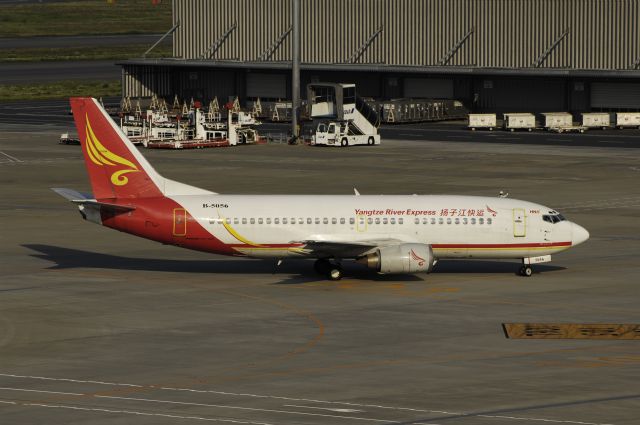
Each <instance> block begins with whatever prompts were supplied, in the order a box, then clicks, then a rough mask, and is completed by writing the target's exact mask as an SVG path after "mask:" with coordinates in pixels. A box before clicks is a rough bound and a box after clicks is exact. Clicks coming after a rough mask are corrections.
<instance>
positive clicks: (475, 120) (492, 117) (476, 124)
mask: <svg viewBox="0 0 640 425" xmlns="http://www.w3.org/2000/svg"><path fill="white" fill-rule="evenodd" d="M496 121H497V120H496V114H469V128H470V129H471V130H473V131H475V129H476V128H488V129H489V130H493V129H494V128H496V127H497V126H496Z"/></svg>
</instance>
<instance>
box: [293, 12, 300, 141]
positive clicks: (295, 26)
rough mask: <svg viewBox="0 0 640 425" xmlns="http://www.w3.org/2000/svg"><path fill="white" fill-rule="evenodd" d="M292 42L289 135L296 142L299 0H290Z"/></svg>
mask: <svg viewBox="0 0 640 425" xmlns="http://www.w3.org/2000/svg"><path fill="white" fill-rule="evenodd" d="M291 13H292V21H293V42H292V43H291V59H292V67H291V97H292V99H291V137H292V142H294V143H295V142H296V140H297V138H298V136H299V135H300V134H299V129H298V118H299V116H298V113H299V111H300V0H291Z"/></svg>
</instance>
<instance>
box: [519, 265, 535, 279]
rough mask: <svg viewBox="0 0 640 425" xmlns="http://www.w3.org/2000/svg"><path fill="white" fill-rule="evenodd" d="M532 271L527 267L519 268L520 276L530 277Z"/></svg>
mask: <svg viewBox="0 0 640 425" xmlns="http://www.w3.org/2000/svg"><path fill="white" fill-rule="evenodd" d="M532 274H533V269H532V268H531V266H529V265H523V266H522V267H520V276H525V277H531V275H532Z"/></svg>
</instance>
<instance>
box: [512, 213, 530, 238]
mask: <svg viewBox="0 0 640 425" xmlns="http://www.w3.org/2000/svg"><path fill="white" fill-rule="evenodd" d="M526 235H527V217H526V216H525V212H524V209H522V208H514V209H513V236H515V237H516V238H522V237H524V236H526Z"/></svg>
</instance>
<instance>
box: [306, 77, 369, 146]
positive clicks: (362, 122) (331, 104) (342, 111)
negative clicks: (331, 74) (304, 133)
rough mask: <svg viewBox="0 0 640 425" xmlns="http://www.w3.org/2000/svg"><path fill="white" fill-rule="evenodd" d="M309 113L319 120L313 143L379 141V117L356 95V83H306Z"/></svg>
mask: <svg viewBox="0 0 640 425" xmlns="http://www.w3.org/2000/svg"><path fill="white" fill-rule="evenodd" d="M307 99H308V105H309V108H310V113H309V116H310V118H311V119H313V120H314V121H316V122H317V126H316V131H315V134H314V135H313V136H312V142H311V144H313V145H324V146H342V147H346V146H353V145H379V144H380V134H378V127H379V126H380V118H379V117H378V114H376V112H375V111H374V110H373V108H371V107H370V106H369V105H368V104H367V103H366V102H365V101H364V100H362V99H361V98H359V97H358V96H356V86H355V84H344V83H311V84H309V85H307Z"/></svg>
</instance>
